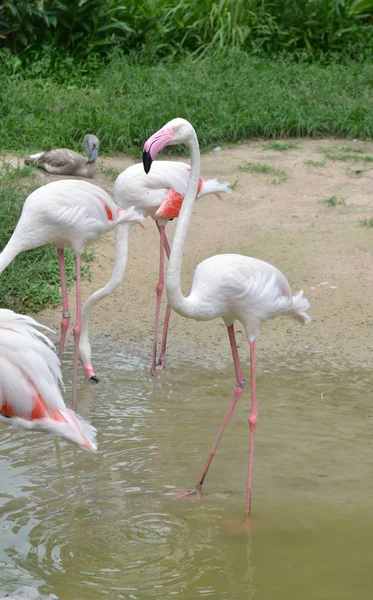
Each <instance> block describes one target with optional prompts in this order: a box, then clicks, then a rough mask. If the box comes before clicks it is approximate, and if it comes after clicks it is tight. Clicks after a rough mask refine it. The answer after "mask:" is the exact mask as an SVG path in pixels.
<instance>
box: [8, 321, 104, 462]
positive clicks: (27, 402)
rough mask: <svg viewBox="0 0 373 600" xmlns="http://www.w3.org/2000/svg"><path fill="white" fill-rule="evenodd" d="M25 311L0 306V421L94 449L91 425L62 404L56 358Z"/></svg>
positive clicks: (58, 368) (37, 325) (60, 378)
mask: <svg viewBox="0 0 373 600" xmlns="http://www.w3.org/2000/svg"><path fill="white" fill-rule="evenodd" d="M40 329H44V330H47V331H51V330H50V329H49V328H48V327H45V326H43V325H40V323H37V321H35V320H34V319H32V318H31V317H28V316H25V315H19V314H16V313H15V312H13V311H12V310H7V309H0V423H3V424H7V425H14V426H15V427H20V428H22V429H36V430H39V431H44V432H47V433H52V434H54V435H57V436H59V437H62V438H65V439H67V440H69V441H71V442H74V443H75V444H77V445H78V446H80V447H81V448H83V449H84V450H88V451H93V450H96V448H97V445H96V439H95V438H96V429H95V428H94V427H92V425H90V424H89V423H87V422H86V421H84V420H83V419H81V418H80V417H78V416H77V415H74V413H73V411H71V410H69V409H68V408H66V405H65V403H64V401H63V398H62V395H61V391H60V386H62V375H61V370H60V361H59V359H58V357H57V355H56V354H55V352H54V346H53V344H52V342H51V341H50V340H49V338H48V337H47V336H46V335H45V334H44V333H43V332H42V331H40Z"/></svg>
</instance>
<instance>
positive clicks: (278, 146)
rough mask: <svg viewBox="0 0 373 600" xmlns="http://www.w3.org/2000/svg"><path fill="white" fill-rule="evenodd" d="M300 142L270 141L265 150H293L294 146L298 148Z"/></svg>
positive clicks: (264, 147)
mask: <svg viewBox="0 0 373 600" xmlns="http://www.w3.org/2000/svg"><path fill="white" fill-rule="evenodd" d="M297 147H298V144H295V143H294V142H276V141H275V140H273V141H270V142H268V143H267V144H265V145H264V146H263V150H277V151H278V152H283V151H284V150H293V148H297Z"/></svg>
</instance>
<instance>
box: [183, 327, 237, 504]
mask: <svg viewBox="0 0 373 600" xmlns="http://www.w3.org/2000/svg"><path fill="white" fill-rule="evenodd" d="M227 329H228V335H229V341H230V344H231V349H232V356H233V362H234V368H235V371H236V381H237V383H236V386H235V388H234V391H233V398H232V401H231V405H230V407H229V410H228V412H227V415H226V417H225V419H224V421H223V424H222V426H221V427H220V430H219V433H218V435H217V438H216V440H215V443H214V445H213V447H212V450H211V452H210V454H209V456H208V459H207V461H206V464H205V466H204V468H203V471H202V475H201V477H200V478H199V480H198V483H197V485H196V487H195V488H194V490H191V491H189V492H188V491H187V492H181V494H177V498H178V499H179V498H183V497H184V496H186V495H188V494H191V493H192V494H198V495H199V494H200V492H201V489H202V485H203V482H204V480H205V478H206V475H207V472H208V470H209V467H210V465H211V463H212V459H213V458H214V455H215V452H216V449H217V447H218V445H219V442H220V440H221V438H222V437H223V433H224V431H225V428H226V426H227V425H228V422H229V419H230V418H231V415H232V413H233V411H234V409H235V406H236V404H237V402H238V400H239V399H240V397H241V395H242V394H243V392H244V391H245V388H246V379H245V378H244V376H243V373H242V369H241V365H240V361H239V357H238V350H237V344H236V336H235V333H234V326H233V325H230V326H229V327H227Z"/></svg>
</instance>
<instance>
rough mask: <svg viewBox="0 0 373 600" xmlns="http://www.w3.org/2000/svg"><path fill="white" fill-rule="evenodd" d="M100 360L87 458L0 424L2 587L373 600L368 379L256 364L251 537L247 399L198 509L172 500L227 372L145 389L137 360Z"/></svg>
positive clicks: (303, 360)
mask: <svg viewBox="0 0 373 600" xmlns="http://www.w3.org/2000/svg"><path fill="white" fill-rule="evenodd" d="M66 364H67V367H65V380H66V382H67V383H68V384H69V377H70V376H71V373H70V363H69V361H66ZM95 364H96V365H97V367H98V371H99V373H100V375H101V376H102V382H101V383H100V384H99V385H97V386H95V385H92V384H90V383H88V382H83V381H82V382H81V385H80V389H79V397H78V408H79V412H80V413H81V414H82V416H86V417H87V418H89V419H90V421H91V422H92V424H93V425H95V426H96V427H97V429H98V430H99V436H98V441H99V451H98V452H97V453H96V454H93V455H88V454H87V453H83V452H81V451H79V449H77V448H75V447H73V446H71V445H69V444H67V443H66V442H63V441H61V440H54V439H51V438H48V437H46V436H43V435H41V434H33V435H31V434H26V433H24V432H16V431H15V430H11V429H7V428H1V429H0V473H1V477H0V592H2V591H5V590H12V589H15V588H16V587H18V586H19V585H23V584H28V585H34V586H37V585H39V586H41V588H42V589H43V590H44V591H45V592H48V593H50V592H54V593H55V594H57V595H59V596H60V597H61V598H63V599H64V600H78V599H79V600H85V599H87V600H88V599H89V600H96V599H97V600H98V599H101V598H102V597H103V595H105V597H106V598H109V599H116V598H126V599H127V598H131V599H134V600H147V599H150V598H154V599H157V600H158V599H159V600H161V599H162V600H163V599H165V598H172V597H180V598H183V599H186V600H192V599H193V600H194V599H195V598H199V597H201V598H203V597H210V598H214V599H218V600H223V599H227V600H251V599H256V600H268V599H270V598H271V599H272V598H276V600H285V599H286V600H288V599H289V598H291V599H293V598H294V599H296V600H303V599H304V600H315V598H317V599H318V598H320V599H321V598H328V599H331V600H334V599H335V600H344V599H347V598H351V597H353V598H359V600H365V599H368V598H369V599H370V598H371V597H372V591H373V589H372V588H373V584H372V578H371V561H370V549H371V545H372V542H373V517H372V514H371V498H372V497H373V478H372V470H373V469H372V456H373V447H372V446H373V442H372V439H373V436H372V429H373V428H372V425H373V409H372V407H371V399H370V391H369V390H370V389H371V387H372V383H373V382H372V379H373V376H372V375H371V373H366V372H363V371H360V372H353V371H352V370H351V371H348V372H340V371H338V370H337V369H335V368H334V367H331V365H327V364H326V363H325V362H323V363H322V362H321V360H320V364H319V363H318V361H317V360H316V359H312V360H310V358H309V357H299V360H298V361H296V362H295V363H294V362H292V364H290V361H289V363H288V362H287V361H286V360H285V361H284V363H283V364H277V365H273V364H270V359H267V360H266V359H264V360H262V361H261V364H260V365H259V367H261V370H260V371H259V373H258V402H259V423H258V427H257V442H256V443H257V448H256V457H255V472H254V482H253V507H252V511H253V513H252V519H251V521H250V528H251V532H249V533H248V532H247V530H246V527H245V525H244V522H243V521H242V517H243V515H244V510H245V490H246V469H247V452H248V439H249V428H248V424H247V418H248V414H249V405H250V402H249V395H248V393H246V394H245V395H244V396H243V397H242V399H241V401H240V404H239V405H238V406H237V409H236V413H235V414H234V415H233V417H232V421H231V423H230V426H229V427H228V429H227V432H226V434H225V436H224V438H223V440H222V442H221V445H220V447H219V450H218V452H217V454H216V457H215V459H214V463H213V465H212V467H211V469H210V471H209V474H208V478H207V480H206V483H205V490H204V496H203V499H202V502H200V503H191V502H187V501H185V502H175V501H174V500H173V494H174V492H175V490H176V489H178V488H180V487H189V486H192V485H193V484H194V483H195V482H196V479H197V478H198V476H199V474H200V470H201V467H202V466H203V464H204V461H205V459H206V456H207V454H208V453H209V451H210V448H211V445H212V443H213V441H214V439H215V436H216V433H217V430H218V428H219V426H220V424H221V422H222V419H223V417H224V415H225V413H226V410H227V407H228V404H229V401H230V397H231V392H232V387H233V382H234V375H233V366H231V367H229V368H227V369H224V370H221V371H217V370H216V369H215V368H214V372H213V376H212V374H211V369H208V368H203V367H201V366H199V365H195V364H187V363H183V364H182V365H180V366H179V367H178V368H177V370H173V369H171V370H169V371H167V372H165V373H163V374H162V375H161V376H160V377H158V378H157V379H153V378H151V377H150V376H149V375H148V364H147V363H142V362H141V361H140V360H139V359H138V358H137V357H124V356H122V355H120V354H117V355H115V356H114V355H113V354H112V353H111V354H110V361H109V360H108V357H107V356H106V355H105V352H104V351H102V352H101V353H100V354H99V356H97V357H96V362H95ZM70 393H71V392H70V387H69V388H68V389H67V392H66V398H67V399H68V398H69V397H70Z"/></svg>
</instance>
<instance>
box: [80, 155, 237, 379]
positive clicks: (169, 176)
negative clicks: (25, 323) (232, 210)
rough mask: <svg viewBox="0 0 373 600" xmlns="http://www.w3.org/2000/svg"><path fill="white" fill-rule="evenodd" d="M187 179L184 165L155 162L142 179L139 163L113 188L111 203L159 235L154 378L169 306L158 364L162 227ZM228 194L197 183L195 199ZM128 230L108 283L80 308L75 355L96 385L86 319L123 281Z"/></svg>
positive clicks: (224, 186)
mask: <svg viewBox="0 0 373 600" xmlns="http://www.w3.org/2000/svg"><path fill="white" fill-rule="evenodd" d="M189 178H190V165H188V164H186V163H184V162H174V161H158V162H156V163H155V164H154V167H153V169H152V172H151V174H150V175H149V176H147V175H145V173H144V169H143V166H142V164H141V163H138V164H135V165H132V166H131V167H128V169H126V170H125V171H123V173H121V174H120V175H119V176H118V178H117V179H116V181H115V184H114V200H115V202H116V203H117V204H118V205H119V206H121V207H122V208H128V207H130V206H134V207H135V208H136V210H137V211H138V212H139V213H140V214H141V215H143V217H144V218H146V217H151V218H152V219H154V220H155V221H156V224H157V227H158V230H159V233H160V259H159V281H158V284H157V287H156V291H157V305H156V315H155V327H154V341H153V355H152V367H151V373H152V374H153V375H155V373H156V368H157V367H158V368H159V369H161V370H162V369H164V367H165V362H166V341H167V330H168V323H169V319H170V312H171V309H170V306H167V310H166V316H165V320H164V326H163V336H162V346H161V352H160V358H159V361H158V364H156V359H157V340H158V327H159V313H160V307H161V298H162V291H163V286H164V253H165V252H166V254H167V257H169V255H170V247H169V243H168V240H167V237H166V232H165V225H166V224H167V222H168V220H169V219H173V218H176V217H178V215H179V211H180V207H181V204H182V201H183V198H184V194H185V192H186V189H187V187H188V183H189ZM224 192H228V193H230V192H231V189H230V187H229V183H228V182H227V181H219V180H218V179H208V180H207V181H205V180H204V179H202V178H201V177H199V179H198V186H197V190H196V197H197V198H202V197H203V196H206V195H207V194H215V195H216V196H217V197H218V198H219V199H221V195H220V194H221V193H224ZM129 228H130V226H129V225H127V224H124V225H121V226H120V227H118V228H117V230H116V255H115V264H114V269H113V273H112V276H111V279H110V280H109V281H108V282H107V284H106V285H105V286H104V287H103V288H101V289H100V290H97V291H96V292H94V293H93V294H92V295H91V296H90V297H89V298H88V299H87V300H86V302H85V303H84V306H83V308H82V331H81V338H80V346H79V353H80V359H81V361H82V364H83V367H84V371H85V374H86V377H87V378H88V379H93V380H94V381H98V377H97V376H96V374H95V371H94V369H93V367H92V362H91V346H90V343H89V335H88V325H89V317H90V314H91V312H92V310H93V308H94V306H95V305H96V304H97V303H98V302H99V301H100V300H102V299H103V298H105V297H106V296H109V295H110V294H112V293H113V292H114V291H115V290H116V289H117V288H118V286H119V285H120V284H121V282H122V281H123V278H124V275H125V271H126V266H127V258H128V234H129Z"/></svg>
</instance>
